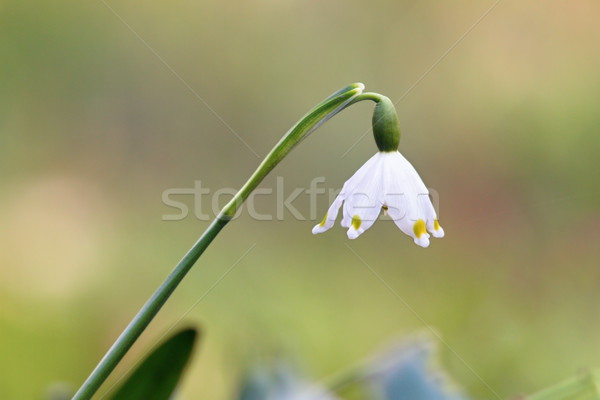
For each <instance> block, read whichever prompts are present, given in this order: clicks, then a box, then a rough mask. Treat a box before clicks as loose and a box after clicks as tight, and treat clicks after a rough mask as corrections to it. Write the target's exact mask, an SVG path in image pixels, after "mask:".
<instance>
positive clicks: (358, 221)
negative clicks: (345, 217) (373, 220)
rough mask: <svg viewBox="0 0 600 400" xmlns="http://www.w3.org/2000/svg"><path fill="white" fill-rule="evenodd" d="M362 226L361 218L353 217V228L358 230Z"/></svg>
mask: <svg viewBox="0 0 600 400" xmlns="http://www.w3.org/2000/svg"><path fill="white" fill-rule="evenodd" d="M361 224H362V220H361V219H360V217H359V216H358V215H355V216H354V217H352V226H353V227H354V229H356V230H358V228H360V225H361Z"/></svg>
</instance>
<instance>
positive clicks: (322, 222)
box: [319, 213, 437, 229]
mask: <svg viewBox="0 0 600 400" xmlns="http://www.w3.org/2000/svg"><path fill="white" fill-rule="evenodd" d="M328 214H329V213H325V216H324V217H323V220H322V221H321V223H320V224H319V226H325V222H327V215H328ZM436 222H437V220H436ZM436 229H437V228H436Z"/></svg>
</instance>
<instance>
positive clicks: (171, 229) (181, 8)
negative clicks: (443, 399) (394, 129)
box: [0, 0, 600, 399]
mask: <svg viewBox="0 0 600 400" xmlns="http://www.w3.org/2000/svg"><path fill="white" fill-rule="evenodd" d="M493 4H494V3H493V2H491V1H484V2H482V1H477V2H476V1H459V2H447V3H443V2H436V1H418V2H417V1H391V0H389V1H370V2H364V1H341V0H334V1H327V2H324V1H281V2H279V1H270V0H254V1H247V2H245V1H233V2H226V3H223V2H220V1H213V0H208V1H177V2H162V1H137V0H136V1H127V2H116V1H108V0H107V2H106V3H104V2H103V1H102V0H98V1H89V2H79V1H70V0H66V1H60V2H36V1H29V0H20V1H12V0H4V1H2V3H0V56H1V62H0V171H1V179H0V205H1V207H0V221H1V222H0V398H2V399H36V398H38V399H39V398H43V396H44V394H45V393H46V391H47V389H48V387H49V386H51V385H53V384H56V382H64V383H65V384H67V385H71V387H73V388H76V387H77V386H78V385H79V384H80V383H81V382H82V381H83V380H84V379H85V377H86V376H87V374H88V373H89V372H90V371H91V369H92V368H93V367H94V366H95V364H96V363H97V361H98V360H99V359H100V357H101V355H102V354H103V353H104V352H105V350H106V349H107V348H108V347H109V346H110V344H111V343H112V341H113V340H114V339H115V338H116V336H117V335H118V334H119V332H120V331H121V330H122V329H123V328H124V326H125V325H126V324H127V322H128V321H129V320H130V318H131V317H132V316H133V314H134V313H135V312H136V311H137V310H138V308H139V307H140V306H141V305H142V304H143V302H144V301H145V300H146V298H147V297H148V296H149V295H150V294H151V292H152V291H153V290H154V289H155V288H156V287H157V286H158V284H159V283H160V282H161V280H162V279H163V277H164V276H165V275H166V274H167V272H168V271H169V270H170V269H171V268H172V267H173V265H174V264H175V263H176V262H177V261H178V259H179V258H180V257H181V256H182V255H183V253H184V252H185V251H186V250H187V249H188V248H189V247H190V246H191V244H192V243H193V242H194V241H195V239H196V238H197V237H198V236H199V235H200V233H201V232H202V231H203V229H204V228H206V226H207V225H208V222H207V221H200V220H198V219H196V218H194V217H193V215H190V216H189V217H188V218H186V219H184V220H182V221H176V222H175V221H163V220H162V218H161V217H162V216H163V214H165V213H172V212H173V209H172V208H169V207H167V206H166V205H165V204H163V202H162V201H161V195H162V192H163V191H164V190H166V189H168V188H177V187H179V188H187V187H192V186H193V184H194V181H196V180H201V181H202V185H203V186H205V187H207V188H211V189H212V190H216V189H219V188H222V187H233V188H235V187H239V185H241V184H242V183H243V181H244V180H245V178H246V177H247V176H248V175H249V172H250V171H251V170H253V169H254V168H255V167H256V165H257V164H258V162H259V158H257V156H256V155H255V154H253V153H252V151H250V150H249V149H248V147H246V146H245V145H244V144H242V143H241V141H240V140H238V138H237V137H236V136H235V135H234V134H233V133H232V131H234V132H236V133H237V134H238V135H239V136H240V137H241V138H243V140H244V141H245V142H247V144H248V145H249V146H250V148H252V149H253V150H254V151H255V152H256V153H257V154H259V155H261V156H262V155H264V154H266V153H267V151H268V150H269V149H270V148H271V147H272V145H273V144H274V143H275V142H276V141H277V140H278V139H279V138H280V136H281V135H282V134H283V133H284V132H285V131H286V130H287V129H288V128H289V127H290V126H291V125H292V124H293V123H294V122H295V121H296V120H297V119H298V118H299V117H300V116H301V115H302V114H304V113H305V112H306V111H307V110H308V109H309V108H311V107H312V106H313V105H315V104H316V103H317V102H318V101H320V100H321V99H322V98H324V97H325V96H327V95H328V94H330V93H331V92H333V91H335V90H337V89H338V88H340V87H342V86H344V85H346V84H348V83H351V82H356V81H361V82H364V83H365V84H366V85H367V89H368V90H372V91H378V92H381V93H384V94H386V95H387V96H389V97H390V98H392V99H393V100H395V101H396V105H397V108H398V112H399V115H400V119H401V127H402V131H403V137H402V141H401V151H402V152H403V153H404V154H405V155H406V157H407V158H408V159H409V160H411V161H412V162H413V164H414V165H415V167H416V168H417V169H418V170H419V171H420V173H421V176H422V177H423V178H424V180H425V182H426V183H427V184H428V186H430V187H432V188H434V189H435V190H436V191H437V192H438V193H439V202H440V205H439V211H440V220H441V222H442V225H443V226H444V228H445V230H446V234H447V236H446V238H444V239H443V240H434V241H433V243H432V245H431V247H430V248H429V249H427V250H424V249H421V248H419V247H417V246H415V245H414V244H413V243H412V240H411V239H410V238H408V237H406V236H404V235H403V234H402V233H401V232H399V231H398V230H397V229H396V228H395V226H394V225H393V223H391V222H390V221H381V222H378V223H377V224H376V225H375V226H374V227H373V228H372V229H371V230H370V231H368V232H367V233H366V234H365V235H364V236H362V237H361V238H360V239H359V240H357V241H353V242H349V241H348V240H347V239H346V235H345V232H344V231H343V230H342V229H341V228H339V227H336V229H334V230H332V231H330V232H328V233H327V234H325V235H322V236H319V237H313V236H312V235H311V234H310V230H311V228H312V226H313V224H314V223H315V221H311V220H304V221H299V220H297V219H296V218H294V216H293V215H291V214H290V213H288V212H286V213H285V214H284V218H283V220H282V221H256V220H253V219H252V218H251V217H250V216H249V215H248V214H247V213H243V214H242V216H241V217H240V218H239V219H238V220H237V221H236V222H234V223H232V224H230V226H228V227H227V228H226V230H225V231H224V232H222V234H221V235H220V236H219V237H218V239H217V240H216V241H215V242H214V244H213V245H212V246H211V247H210V249H209V250H208V251H207V252H206V254H205V256H203V257H202V259H201V260H200V262H199V263H198V265H197V266H196V268H195V269H194V270H192V272H191V273H190V275H189V277H188V278H187V279H186V280H185V281H184V283H183V285H182V286H181V288H180V289H179V290H178V291H177V292H176V293H175V295H174V296H173V298H172V299H171V301H170V302H169V303H168V304H167V305H166V307H165V308H164V309H163V311H162V312H161V313H160V315H159V316H158V317H157V319H156V320H155V322H154V323H153V324H152V326H151V328H150V329H149V330H148V331H147V332H146V333H145V334H144V335H143V337H142V338H141V341H140V342H139V345H137V346H136V347H135V348H134V349H133V351H132V352H131V354H130V355H129V356H128V357H127V358H126V359H125V362H124V364H123V365H122V366H121V367H120V368H119V369H118V371H117V372H116V373H115V374H114V375H113V376H112V377H111V380H110V381H109V384H108V385H107V386H105V387H104V388H103V391H104V390H106V388H108V387H109V386H110V384H112V383H114V382H115V381H116V379H117V378H118V377H119V376H120V375H121V374H123V373H124V372H125V371H126V370H127V368H128V367H129V366H130V365H131V364H132V363H133V362H134V361H135V360H136V359H137V358H138V357H139V356H140V355H141V354H142V353H143V352H144V350H145V349H146V348H147V347H148V346H151V345H152V344H154V343H155V341H156V339H157V338H158V337H159V336H160V335H161V334H162V333H164V332H165V331H166V330H167V329H168V328H169V327H171V326H172V325H173V324H175V323H178V321H179V320H180V318H181V317H182V316H184V315H185V317H184V318H183V320H182V321H181V322H179V324H183V323H194V324H200V325H202V327H203V328H204V330H205V336H204V340H203V344H202V346H201V349H200V350H199V351H198V353H197V354H196V356H195V360H194V363H193V366H192V368H191V369H190V371H189V374H188V375H187V376H186V378H185V381H184V384H183V387H182V391H181V393H180V394H181V397H182V398H183V399H229V398H231V395H232V393H233V392H234V391H235V389H236V385H237V382H238V379H239V377H240V375H241V374H242V372H243V370H244V368H245V367H246V366H247V365H249V364H251V362H252V360H256V359H261V358H265V357H269V356H271V355H273V354H285V355H288V356H290V357H291V358H293V359H294V360H295V362H296V363H297V364H298V365H300V366H301V368H302V369H303V371H305V372H306V373H307V375H309V376H311V377H313V378H314V379H322V378H326V377H328V376H330V375H331V374H334V373H336V372H337V371H339V370H342V369H343V368H345V367H346V366H347V365H349V364H352V363H354V362H356V361H358V360H360V359H362V358H363V357H364V356H365V355H367V354H369V353H370V352H371V351H372V350H373V349H376V348H378V347H380V345H381V344H383V343H385V342H387V341H388V340H390V339H391V338H395V337H398V336H402V335H405V334H412V333H414V332H419V331H424V330H425V331H427V327H426V326H425V324H424V321H425V323H426V324H428V325H430V326H431V327H432V328H433V329H435V330H436V332H438V333H439V335H440V336H441V337H443V338H444V340H445V341H446V342H447V344H448V345H449V346H450V347H451V348H452V349H453V350H455V351H456V353H457V354H459V355H460V356H461V357H462V358H463V359H464V360H465V361H466V363H467V364H468V366H469V367H471V368H472V370H473V371H476V373H477V374H478V375H479V376H480V377H481V378H482V379H483V380H484V381H485V382H487V383H488V384H489V386H490V387H492V388H493V389H494V390H495V391H496V392H497V393H499V394H500V395H501V396H502V397H504V398H508V397H510V396H515V395H518V394H521V393H529V392H532V391H535V390H537V389H540V388H542V387H545V386H548V385H550V384H552V383H555V382H557V381H559V380H561V379H563V378H566V377H569V376H571V375H573V374H575V373H576V372H577V371H579V370H581V369H586V368H591V367H598V366H600V334H599V333H600V290H599V289H600V268H599V264H600V263H599V260H600V246H599V245H598V241H599V240H600V207H599V203H598V195H599V194H600V192H599V190H598V181H599V168H598V167H599V161H598V151H599V150H600V135H598V128H599V127H600V110H599V104H600V74H598V71H600V51H599V50H600V47H599V46H600V25H599V24H598V16H599V15H600V3H599V2H597V1H594V0H582V1H576V2H564V1H555V0H549V1H543V2H539V1H532V0H527V1H514V0H501V1H500V2H499V3H498V4H497V5H496V6H495V7H494V8H493V9H492V10H491V11H490V12H489V13H488V14H487V15H486V16H485V17H484V18H483V19H482V20H481V21H480V22H479V23H478V24H477V25H476V26H475V27H473V24H475V23H476V21H478V20H479V19H480V17H481V16H482V15H483V14H484V13H485V12H486V11H488V10H489V9H490V7H492V6H493ZM471 27H473V29H472V30H471V31H470V32H469V33H467V34H466V36H464V38H463V39H462V40H461V41H460V42H459V43H457V44H456V42H457V40H459V38H461V37H462V36H463V35H464V34H465V33H466V32H467V31H468V30H469V29H470V28H471ZM446 53H447V54H446ZM444 54H445V56H444V57H443V58H442V59H441V60H440V58H441V57H442V56H443V55H444ZM427 71H429V72H427ZM194 92H195V93H194ZM196 94H197V95H196ZM211 110H212V111H211ZM213 111H214V112H213ZM217 115H218V117H217ZM370 117H371V106H370V105H369V104H367V103H361V104H359V105H356V106H353V107H352V108H351V109H350V110H348V111H345V112H344V113H342V114H340V115H339V116H337V117H335V118H334V119H333V120H331V121H330V122H329V123H327V124H326V125H325V126H323V127H322V128H321V129H320V130H319V131H318V132H317V133H315V134H314V135H313V136H311V137H310V138H309V139H308V140H306V141H305V142H304V143H303V144H302V145H301V146H300V147H299V148H298V149H296V150H294V152H293V153H292V154H291V155H290V156H289V157H288V158H287V159H286V160H285V161H284V162H283V163H282V164H281V165H280V166H279V167H277V169H276V170H275V171H274V173H273V174H272V176H270V177H269V178H268V179H267V180H266V181H265V182H264V184H263V185H262V187H264V188H273V187H274V186H275V183H276V177H277V176H282V177H285V187H284V193H285V194H291V193H292V191H293V190H294V189H295V188H304V187H308V185H309V183H310V181H311V180H312V179H313V178H314V177H318V176H324V177H326V179H327V180H326V183H325V184H324V185H322V187H326V188H329V187H331V188H340V187H341V185H342V184H343V182H344V180H345V179H347V178H348V177H349V176H350V175H351V174H352V173H353V172H354V170H355V169H356V168H358V166H360V165H361V164H362V163H363V162H364V161H365V160H366V159H367V158H368V157H370V156H371V155H372V154H373V152H374V151H375V146H374V143H373V140H372V139H371V135H370V134H368V135H366V136H365V137H364V138H363V139H362V140H360V142H359V143H358V144H357V145H356V146H355V147H353V148H352V150H351V151H349V152H348V153H347V155H346V156H344V157H342V156H343V155H344V153H346V151H347V150H348V148H349V147H350V146H351V145H352V144H353V143H355V142H356V141H357V140H358V139H359V138H360V137H361V135H363V134H364V133H365V132H368V131H369V129H370ZM228 126H229V127H228ZM182 201H184V202H186V204H188V205H189V206H190V207H191V206H192V199H191V198H189V197H188V198H186V197H183V198H182ZM276 201H277V199H276V196H275V195H272V196H267V195H263V196H259V197H257V199H256V207H257V209H259V210H262V211H264V212H265V213H267V212H270V211H272V210H273V209H274V208H275V206H276ZM294 206H295V207H296V208H297V209H298V210H300V212H303V213H305V214H308V212H309V206H310V204H309V201H308V198H307V197H306V196H300V197H299V198H298V200H296V201H295V202H294ZM327 207H328V199H327V198H326V197H320V198H319V200H318V202H317V214H318V216H317V217H316V220H317V221H318V220H320V219H321V217H322V215H323V213H324V212H325V210H326V209H327ZM207 211H210V210H207ZM347 245H350V246H351V248H352V250H350V249H349V248H348V247H347ZM252 246H254V247H252ZM250 248H252V249H251V250H250V251H249V252H248V253H247V254H246V255H245V256H244V257H242V258H241V259H240V257H241V256H242V255H243V254H244V253H246V252H247V251H248V249H250ZM361 259H362V260H363V261H364V262H363V261H361ZM238 260H239V261H238ZM236 262H237V263H238V264H237V265H236V266H235V268H234V269H233V270H232V271H231V272H230V273H229V274H228V275H227V276H226V277H225V278H224V279H223V280H222V281H221V282H220V283H219V284H218V285H217V286H215V287H214V288H213V289H212V290H211V291H210V293H208V295H206V296H205V297H204V298H203V299H202V300H201V301H200V302H199V303H198V304H197V305H196V306H195V307H193V309H192V310H191V311H190V312H189V313H188V314H186V312H188V310H189V309H190V307H192V305H194V304H195V303H196V302H197V301H198V300H199V299H200V298H201V297H202V296H204V295H205V294H206V293H207V291H209V289H210V288H211V287H212V286H213V285H214V284H215V282H216V281H217V280H218V279H219V278H220V277H221V276H222V274H223V273H224V272H225V271H226V270H227V269H228V268H230V267H231V266H232V265H233V264H234V263H236ZM365 263H366V264H368V266H369V267H371V268H372V269H373V270H374V271H376V272H377V273H378V274H379V275H380V276H381V277H382V278H383V279H384V280H385V282H386V283H387V284H388V285H389V286H390V287H392V288H393V289H394V290H395V291H396V292H397V293H398V294H399V295H400V296H401V298H402V299H403V300H404V301H405V302H406V303H407V304H408V305H410V307H411V308H412V309H414V310H415V312H416V313H417V314H418V316H419V317H417V316H415V314H413V313H412V312H411V311H410V309H409V308H407V306H406V305H405V304H403V302H402V301H401V300H400V299H399V298H397V297H396V296H394V295H393V294H392V293H391V292H390V291H389V290H388V289H387V288H386V286H385V285H384V284H382V282H380V281H379V280H378V279H377V277H376V276H375V275H374V274H373V273H372V272H371V271H370V270H369V268H368V267H367V266H366V265H365ZM440 353H441V354H440V361H441V362H442V363H443V365H444V366H445V368H446V369H447V370H448V371H449V373H450V374H451V375H452V376H453V377H454V379H455V381H456V382H458V383H459V384H460V385H461V386H462V387H463V388H464V389H465V390H466V391H467V392H468V393H469V394H471V395H472V396H473V397H475V398H481V399H484V398H493V394H492V393H491V392H490V391H489V390H488V388H487V387H486V385H485V384H484V383H483V382H482V381H481V380H480V379H478V378H477V376H476V375H475V374H474V373H473V372H472V371H471V370H470V368H469V367H467V366H466V365H465V364H464V363H463V362H461V360H460V359H459V358H457V357H456V355H455V354H454V353H453V352H452V351H451V350H450V349H449V348H448V347H446V346H443V345H442V346H440Z"/></svg>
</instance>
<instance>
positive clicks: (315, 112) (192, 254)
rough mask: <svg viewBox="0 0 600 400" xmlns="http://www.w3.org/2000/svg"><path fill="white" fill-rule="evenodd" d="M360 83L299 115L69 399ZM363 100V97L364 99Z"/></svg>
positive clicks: (121, 348)
mask: <svg viewBox="0 0 600 400" xmlns="http://www.w3.org/2000/svg"><path fill="white" fill-rule="evenodd" d="M363 89H364V85H363V84H362V83H355V84H352V85H349V86H346V87H345V88H342V89H341V90H339V91H337V92H335V93H333V94H332V95H331V96H329V97H328V98H326V99H325V100H323V101H322V102H321V103H319V104H318V105H317V106H316V107H315V108H313V109H312V110H310V111H309V112H308V113H307V114H306V115H304V117H302V118H301V119H300V120H299V121H298V122H297V123H296V124H295V125H294V126H293V127H292V128H291V129H290V130H289V131H288V132H287V133H286V134H285V135H284V136H283V138H282V139H281V140H280V141H279V142H278V143H277V144H276V145H275V147H274V148H273V149H272V150H271V152H270V153H269V154H268V155H267V156H266V157H265V159H264V160H263V161H262V162H261V164H260V165H259V166H258V168H257V169H256V171H255V172H254V173H253V174H252V176H251V177H250V178H249V179H248V181H247V182H246V183H245V184H244V186H242V188H241V189H240V190H239V192H238V193H237V194H236V195H235V197H234V198H233V199H232V200H231V201H230V202H229V203H228V204H227V205H226V206H225V207H224V208H223V209H222V211H221V212H220V213H219V215H218V216H217V217H216V218H215V220H214V221H213V222H212V223H211V224H210V226H209V227H208V228H207V229H206V231H205V232H204V233H203V234H202V236H201V237H200V238H199V239H198V241H197V242H196V243H195V244H194V245H193V246H192V248H191V249H190V250H189V251H188V252H187V254H186V255H185V256H184V257H183V258H182V259H181V261H179V263H178V264H177V265H176V266H175V268H174V269H173V270H172V272H171V273H170V274H169V275H168V276H167V278H166V279H165V280H164V282H163V283H162V284H161V285H160V286H159V288H158V289H157V290H156V291H155V292H154V294H153V295H152V296H151V297H150V299H148V301H147V302H146V303H145V304H144V306H143V307H142V308H141V309H140V311H139V312H138V313H137V314H136V316H135V317H134V318H133V320H132V321H131V322H130V323H129V325H127V327H126V328H125V330H124V331H123V332H122V333H121V335H120V336H119V337H118V338H117V340H116V341H115V342H114V344H113V345H112V346H111V347H110V349H109V350H108V351H107V353H106V354H105V355H104V357H103V358H102V360H101V361H100V363H99V364H98V365H97V366H96V368H95V369H94V370H93V371H92V373H91V374H90V376H89V377H88V378H87V379H86V381H85V382H84V383H83V385H82V386H81V387H80V388H79V390H78V391H77V393H76V394H75V395H74V397H73V400H88V399H91V398H92V396H93V395H94V394H95V393H96V391H97V390H98V389H99V388H100V386H101V385H102V383H103V382H104V381H105V380H106V379H107V378H108V376H109V375H110V373H111V372H112V371H113V370H114V369H115V367H116V366H117V365H118V363H119V362H120V361H121V359H122V358H123V357H124V356H125V354H126V353H127V352H128V351H129V349H130V348H131V347H132V346H133V344H134V343H135V342H136V340H137V339H138V338H139V337H140V335H141V334H142V333H143V332H144V330H145V329H146V328H147V327H148V325H149V324H150V322H151V321H152V320H153V319H154V317H155V316H156V314H157V313H158V312H159V311H160V309H161V308H162V306H163V305H164V304H165V302H166V301H167V300H168V299H169V297H170V296H171V294H172V293H173V292H174V291H175V289H176V288H177V286H179V284H180V283H181V281H182V280H183V278H184V277H185V276H186V275H187V273H188V272H189V271H190V269H191V268H192V266H193V265H194V264H195V263H196V261H197V260H198V259H199V258H200V256H201V255H202V253H204V251H205V250H206V248H207V247H208V246H209V245H210V243H211V242H212V241H213V239H214V238H215V237H216V236H217V235H218V234H219V232H220V231H221V229H223V227H224V226H225V225H226V224H227V223H228V222H229V221H230V220H231V219H232V218H233V216H234V215H235V213H236V212H237V211H238V210H239V208H240V206H241V205H242V203H243V202H244V201H245V200H246V198H247V197H248V196H249V195H250V193H252V191H253V190H254V189H255V188H256V187H257V186H258V185H259V184H260V182H261V181H262V180H263V179H264V178H265V177H266V176H267V174H268V173H269V172H271V171H272V170H273V168H275V166H277V164H279V162H280V161H281V160H282V159H283V158H284V157H285V156H286V155H287V154H288V153H289V152H290V151H291V150H292V149H293V148H294V147H295V146H296V145H298V143H300V142H301V141H302V140H303V139H305V138H306V137H307V136H308V135H309V134H310V133H312V132H313V131H314V130H315V129H317V128H318V127H319V126H321V125H322V124H323V123H325V122H326V121H327V120H329V119H330V118H331V117H333V116H334V115H336V114H338V113H339V112H340V111H342V110H343V109H345V108H346V107H348V106H350V105H351V104H354V103H355V102H356V101H355V100H357V98H358V97H359V95H360V94H361V93H362V91H363ZM365 99H366V98H365Z"/></svg>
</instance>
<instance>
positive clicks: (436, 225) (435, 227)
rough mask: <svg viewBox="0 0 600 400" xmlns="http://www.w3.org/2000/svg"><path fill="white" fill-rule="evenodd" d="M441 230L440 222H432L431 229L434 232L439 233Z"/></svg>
mask: <svg viewBox="0 0 600 400" xmlns="http://www.w3.org/2000/svg"><path fill="white" fill-rule="evenodd" d="M440 228H441V226H440V222H439V221H438V220H437V219H436V220H434V221H433V229H435V230H436V231H439V230H440Z"/></svg>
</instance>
